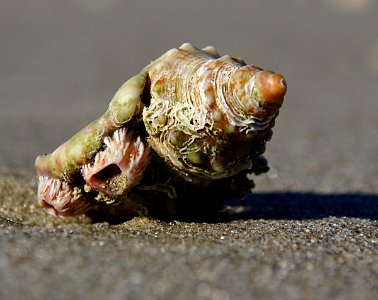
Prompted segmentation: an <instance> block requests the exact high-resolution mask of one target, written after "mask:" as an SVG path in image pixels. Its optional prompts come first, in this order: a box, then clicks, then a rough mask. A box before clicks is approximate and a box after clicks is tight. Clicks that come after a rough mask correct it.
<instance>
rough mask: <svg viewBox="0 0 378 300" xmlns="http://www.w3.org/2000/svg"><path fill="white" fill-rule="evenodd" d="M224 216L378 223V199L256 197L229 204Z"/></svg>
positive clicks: (371, 196)
mask: <svg viewBox="0 0 378 300" xmlns="http://www.w3.org/2000/svg"><path fill="white" fill-rule="evenodd" d="M222 214H225V215H224V216H223V217H225V218H226V219H227V218H229V220H240V219H244V220H245V219H257V218H258V219H260V218H262V219H291V220H304V219H321V218H325V217H331V216H333V217H351V218H363V219H371V220H378V195H375V194H316V193H306V192H303V193H299V192H298V193H293V192H286V193H285V192H282V193H255V194H251V195H250V196H249V197H248V198H246V199H244V200H242V201H237V200H230V201H228V202H227V204H226V210H225V212H224V213H222ZM214 217H215V216H214Z"/></svg>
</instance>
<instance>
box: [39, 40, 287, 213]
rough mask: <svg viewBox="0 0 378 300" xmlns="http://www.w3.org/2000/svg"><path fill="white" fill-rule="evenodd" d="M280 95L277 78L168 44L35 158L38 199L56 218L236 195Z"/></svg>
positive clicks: (210, 51)
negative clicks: (94, 113)
mask: <svg viewBox="0 0 378 300" xmlns="http://www.w3.org/2000/svg"><path fill="white" fill-rule="evenodd" d="M285 93H286V83H285V80H284V79H283V77H282V76H281V75H279V74H275V73H273V72H270V71H267V70H263V69H261V68H259V67H256V66H252V65H246V64H245V62H244V61H242V60H241V59H239V58H232V57H230V56H228V55H226V56H222V57H220V56H219V54H218V53H217V52H216V50H215V49H214V48H213V47H206V48H204V49H202V50H200V49H197V48H194V47H193V46H192V45H190V44H183V45H182V46H181V47H179V48H177V49H176V48H174V49H171V50H169V51H168V52H166V53H165V54H164V55H162V56H161V57H160V58H158V59H156V60H155V61H153V62H152V63H151V64H149V65H148V66H146V67H145V68H144V69H143V70H142V72H141V73H139V74H137V75H136V76H134V77H133V78H131V79H130V80H128V81H127V82H126V83H125V84H124V85H123V86H122V87H121V88H120V89H119V90H118V92H117V93H116V94H115V96H114V97H113V99H112V101H111V102H110V105H109V108H108V110H107V111H106V112H105V113H104V115H103V116H101V117H100V118H99V119H97V120H95V121H94V122H92V123H91V124H89V125H88V126H86V127H85V128H84V129H82V130H81V131H79V132H78V133H77V134H76V135H75V136H74V137H72V138H71V139H70V140H69V141H67V142H66V143H64V144H63V145H61V146H60V147H58V148H57V149H56V150H55V151H54V152H53V153H51V154H48V155H42V156H39V157H37V159H36V171H37V175H38V178H39V187H38V199H39V202H40V204H41V206H42V207H45V208H47V209H48V210H49V211H50V212H51V213H53V214H55V215H58V216H70V215H75V214H80V213H84V212H86V211H88V210H90V209H97V210H110V211H111V213H112V214H127V213H128V212H129V211H134V212H135V211H136V212H137V213H139V214H145V213H146V208H148V209H149V208H150V207H152V206H154V207H159V206H161V207H164V208H163V209H161V210H164V209H167V210H170V209H171V208H172V203H170V204H168V205H160V204H159V203H164V201H165V200H166V199H178V200H179V201H181V203H183V202H185V201H192V199H193V198H198V195H208V196H210V195H211V193H212V192H214V191H223V192H224V193H223V195H222V196H223V197H229V196H235V195H239V194H240V195H242V194H243V193H240V191H238V190H240V189H243V188H245V187H246V186H247V187H248V186H249V187H251V186H252V185H253V184H251V183H246V180H247V179H246V178H245V174H246V172H251V171H255V172H259V171H258V169H259V166H258V165H259V164H260V163H261V160H260V159H259V156H260V155H261V154H262V153H263V152H264V150H265V143H266V141H267V140H269V139H270V137H271V135H272V131H271V128H272V127H273V126H274V120H275V118H276V117H277V115H278V110H279V108H280V106H281V104H282V101H283V97H284V95H285ZM232 189H233V191H234V192H233V193H229V192H228V190H232ZM223 200H224V199H222V201H223ZM151 203H153V205H151ZM111 204H113V205H111ZM116 204H117V205H116ZM173 210H174V209H173Z"/></svg>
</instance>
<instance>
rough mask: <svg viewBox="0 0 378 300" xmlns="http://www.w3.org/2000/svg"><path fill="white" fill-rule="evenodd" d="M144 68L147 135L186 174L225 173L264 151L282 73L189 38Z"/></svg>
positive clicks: (281, 90)
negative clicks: (221, 53)
mask: <svg viewBox="0 0 378 300" xmlns="http://www.w3.org/2000/svg"><path fill="white" fill-rule="evenodd" d="M145 69H146V71H147V72H148V77H149V84H150V94H151V100H150V103H148V104H147V105H146V107H145V109H144V111H143V120H144V123H145V126H146V130H147V132H148V133H149V140H148V142H149V143H150V145H151V147H152V148H153V149H154V150H155V151H156V152H157V153H158V154H159V156H160V157H163V158H164V159H165V161H166V162H168V164H169V165H171V167H172V168H173V169H175V170H176V171H177V172H179V173H180V174H181V175H182V176H183V177H184V178H187V179H188V180H189V178H191V177H193V175H196V176H198V177H199V178H208V179H215V178H223V177H228V176H231V175H233V174H236V173H238V172H239V171H241V170H244V169H249V168H251V166H252V163H253V160H254V159H255V158H256V157H257V156H259V155H261V154H262V153H263V152H264V150H265V142H266V141H267V140H268V139H269V138H270V137H271V128H272V127H273V126H274V120H275V118H276V117H277V115H278V110H279V108H280V106H281V104H282V101H283V97H284V95H285V93H286V83H285V80H284V78H283V77H282V76H281V75H279V74H275V73H273V72H271V71H267V70H263V69H261V68H258V67H256V66H253V65H246V64H245V62H244V61H243V60H241V59H239V58H232V57H230V56H228V55H225V56H222V57H220V56H219V54H218V53H217V52H216V50H215V49H214V48H213V47H206V48H204V49H202V50H200V49H197V48H194V47H193V46H192V45H190V44H183V45H182V46H181V47H179V48H177V49H176V48H174V49H171V50H169V51H168V52H166V53H165V54H164V55H162V56H161V57H160V58H158V59H156V60H155V61H153V62H152V63H151V64H149V65H148V66H147V67H146V68H145Z"/></svg>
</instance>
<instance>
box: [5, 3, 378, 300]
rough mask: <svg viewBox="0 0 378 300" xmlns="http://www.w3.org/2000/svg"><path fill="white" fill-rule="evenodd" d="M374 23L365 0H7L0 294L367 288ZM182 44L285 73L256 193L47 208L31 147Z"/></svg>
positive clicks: (377, 10)
mask: <svg viewBox="0 0 378 300" xmlns="http://www.w3.org/2000/svg"><path fill="white" fill-rule="evenodd" d="M377 28H378V2H376V1H373V0H319V1H305V0H287V1H269V0H268V1H267V0H254V1H250V0H248V1H247V0H235V1H223V0H222V1H198V0H194V1H181V0H179V1H173V0H169V1H168V0H164V1H120V0H108V1H100V0H67V1H47V0H33V1H25V0H24V1H10V0H2V1H1V2H0V137H1V142H0V151H1V155H0V170H1V172H0V174H1V176H0V189H1V193H0V204H1V206H0V217H1V220H2V221H0V225H1V227H0V229H1V231H0V236H1V239H0V244H1V245H0V246H1V249H2V251H1V252H2V253H1V254H0V279H1V280H0V288H1V289H0V298H14V297H19V298H20V299H21V298H31V299H36V298H41V297H48V298H56V299H68V298H72V297H74V298H75V297H81V298H83V299H88V298H99V297H101V296H104V295H106V296H107V297H108V298H111V299H123V298H124V297H126V296H128V297H130V298H141V297H142V298H151V299H153V298H161V299H164V298H167V297H169V296H176V298H180V299H184V298H198V299H235V298H237V299H249V298H251V297H253V296H255V297H256V298H260V299H261V298H266V299H271V298H272V297H276V298H286V297H290V298H292V299H296V298H298V299H300V298H304V297H305V298H307V299H321V298H333V299H347V298H351V299H352V298H353V299H356V298H371V299H374V297H375V295H377V293H378V284H377V282H378V250H377V246H378V233H377V230H378V224H377V219H378V196H377V195H378V184H377V181H378V163H377V162H378V117H377V114H378V31H377ZM183 42H191V43H192V44H193V45H195V46H197V47H205V46H207V45H213V46H215V47H216V48H217V50H218V51H219V52H220V53H221V54H230V55H231V56H240V57H242V58H243V59H245V61H246V62H247V63H251V64H256V65H258V66H260V67H264V68H268V69H271V70H274V71H276V72H279V73H282V74H283V75H284V76H285V78H286V81H287V83H288V93H287V96H286V100H285V103H284V105H283V107H282V109H281V113H280V116H279V117H278V119H277V121H276V126H275V128H274V135H273V139H272V141H271V142H269V143H268V145H267V152H266V157H267V159H268V161H269V164H270V166H271V170H270V171H269V172H268V173H267V174H264V175H261V176H259V177H257V178H256V179H254V180H255V182H256V189H255V192H256V195H255V197H251V198H249V199H247V201H245V202H243V203H236V202H230V203H229V207H228V209H229V210H230V212H232V214H233V217H232V218H230V219H219V220H218V222H213V220H202V221H205V223H203V222H176V223H175V222H173V223H165V222H161V221H154V220H147V219H144V218H137V219H135V220H131V221H129V222H125V223H124V224H119V225H117V226H108V225H106V223H100V224H88V223H86V221H83V220H81V219H80V220H74V221H67V220H63V221H61V220H58V221H57V220H51V218H50V217H48V216H45V215H44V214H43V212H41V211H40V210H39V209H38V208H36V207H35V188H36V187H35V179H34V175H33V164H34V159H35V157H36V156H37V155H38V154H41V153H46V152H50V151H52V150H53V149H54V148H55V147H57V146H58V145H59V144H61V143H62V142H64V141H65V140H67V139H68V138H69V137H71V136H72V135H73V134H74V133H75V132H76V131H78V130H79V129H80V128H82V127H83V126H85V125H86V124H88V123H89V122H90V121H92V120H93V119H95V118H96V117H97V116H99V115H100V114H102V112H103V111H104V110H105V109H106V107H107V105H108V103H109V101H110V99H111V98H112V96H113V94H114V93H115V91H116V90H117V89H118V87H119V86H120V85H121V84H122V83H123V82H124V81H126V80H127V79H128V78H130V77H131V76H132V75H134V74H136V73H138V72H139V71H140V70H141V69H142V68H143V67H144V66H145V65H146V64H148V63H149V62H150V61H151V60H153V59H155V58H157V57H159V56H160V55H161V54H163V53H164V52H165V51H167V50H168V49H170V48H173V47H178V46H179V45H181V44H182V43H183ZM206 221H209V222H206ZM210 221H211V222H210ZM222 237H223V238H222ZM20 281H22V284H21V285H18V283H19V282H20Z"/></svg>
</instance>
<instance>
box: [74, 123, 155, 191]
mask: <svg viewBox="0 0 378 300" xmlns="http://www.w3.org/2000/svg"><path fill="white" fill-rule="evenodd" d="M104 144H105V145H106V148H105V150H103V151H101V152H98V153H97V155H96V156H95V158H94V162H93V163H92V164H86V165H84V166H83V167H82V169H81V173H82V175H83V178H84V180H85V181H86V183H87V184H88V185H89V186H90V187H91V189H92V190H95V191H98V192H102V193H104V194H105V195H107V196H108V197H110V198H116V197H119V196H121V195H124V194H125V193H127V192H128V191H129V190H130V189H131V188H132V187H134V186H135V185H137V184H138V183H139V181H140V179H141V178H142V175H143V171H144V169H145V168H146V167H147V165H148V163H149V158H150V149H149V147H148V145H145V144H144V143H143V142H142V140H141V138H140V137H137V138H136V137H134V136H133V133H132V132H130V133H127V130H126V128H121V129H118V130H117V131H115V132H114V134H113V137H111V138H110V137H106V138H105V139H104Z"/></svg>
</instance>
